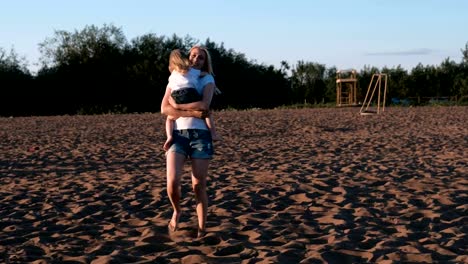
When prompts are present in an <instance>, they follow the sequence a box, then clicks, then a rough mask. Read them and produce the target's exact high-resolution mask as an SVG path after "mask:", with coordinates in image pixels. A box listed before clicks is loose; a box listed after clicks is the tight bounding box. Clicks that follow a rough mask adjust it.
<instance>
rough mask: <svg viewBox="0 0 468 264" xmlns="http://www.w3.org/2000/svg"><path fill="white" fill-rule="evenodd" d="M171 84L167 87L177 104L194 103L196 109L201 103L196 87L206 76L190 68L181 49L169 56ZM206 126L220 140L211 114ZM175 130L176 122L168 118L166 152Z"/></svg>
mask: <svg viewBox="0 0 468 264" xmlns="http://www.w3.org/2000/svg"><path fill="white" fill-rule="evenodd" d="M169 72H171V75H170V76H169V82H168V84H167V87H169V88H170V89H171V97H172V98H173V99H174V101H175V102H176V103H177V104H190V103H193V104H194V106H195V107H196V105H197V103H201V100H202V96H201V94H199V93H198V91H197V90H196V89H195V87H196V86H197V85H198V78H200V77H201V76H204V75H205V74H206V73H202V72H201V71H200V70H197V69H194V68H192V67H190V61H189V60H188V59H187V58H185V57H183V56H182V53H181V51H180V50H179V49H175V50H173V51H172V52H171V54H170V56H169ZM205 122H206V125H207V126H208V129H209V130H210V132H211V137H212V139H213V140H220V138H219V136H218V135H217V133H216V129H215V126H214V121H213V118H212V116H211V113H210V114H209V115H208V117H206V118H205ZM173 129H174V120H172V119H170V118H169V117H167V118H166V136H167V139H166V142H165V143H164V145H163V149H164V150H165V151H167V150H169V147H170V146H171V144H172V141H173V138H172V131H173Z"/></svg>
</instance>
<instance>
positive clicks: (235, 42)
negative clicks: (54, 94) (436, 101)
mask: <svg viewBox="0 0 468 264" xmlns="http://www.w3.org/2000/svg"><path fill="white" fill-rule="evenodd" d="M1 10H2V12H1V13H2V15H1V16H0V47H1V48H3V49H4V50H7V51H9V50H10V49H11V48H13V49H14V50H15V51H16V53H18V54H19V55H20V56H24V57H26V59H27V61H28V63H29V66H30V68H31V69H32V71H34V70H35V69H36V68H37V67H36V66H34V64H36V63H37V62H38V59H39V57H40V56H41V54H40V52H39V49H38V44H39V43H41V42H43V41H44V40H45V39H46V38H50V37H53V36H54V32H55V30H65V31H69V32H74V31H75V30H81V29H83V28H84V27H85V26H87V25H96V26H99V27H101V26H103V25H104V24H112V25H115V26H117V27H120V28H122V30H123V32H124V34H125V36H126V37H127V40H128V41H130V40H131V39H133V38H135V37H138V36H142V35H144V34H147V33H154V34H156V35H158V36H167V37H170V36H172V35H173V34H176V35H177V36H179V37H184V36H186V35H188V36H191V37H193V38H195V39H198V40H200V41H201V42H204V41H205V40H206V39H207V38H210V40H211V41H214V42H216V43H218V44H221V43H224V47H225V48H227V49H233V50H235V51H236V52H240V53H243V54H245V55H246V57H247V58H248V59H250V60H253V61H256V62H257V63H262V64H265V65H274V66H275V67H277V68H279V65H280V62H281V61H282V60H285V61H287V62H288V63H289V64H290V65H291V66H294V65H296V64H297V62H298V61H299V60H303V61H305V62H317V63H321V64H325V65H326V66H327V67H332V66H335V67H337V68H338V69H349V68H355V69H358V70H360V69H362V68H363V67H364V66H365V65H369V66H375V67H378V68H382V67H384V66H387V67H396V66H398V65H401V66H402V67H403V68H405V69H407V70H411V69H412V68H413V67H415V66H416V65H417V64H418V63H422V64H423V65H439V64H440V63H441V62H442V61H443V60H444V59H446V58H450V59H451V60H454V61H455V62H457V63H458V62H460V61H461V58H462V53H461V49H464V48H465V44H466V43H467V42H468V15H467V14H468V1H465V0H385V1H384V0H355V1H341V0H335V1H331V0H303V1H301V0H287V1H286V0H281V1H275V0H207V1H203V0H201V1H198V2H196V1H185V0H178V1H168V0H166V1H157V0H141V1H128V0H127V1H123V0H92V1H91V0H80V1H64V0H41V1H36V0H30V1H26V0H15V1H2V5H1Z"/></svg>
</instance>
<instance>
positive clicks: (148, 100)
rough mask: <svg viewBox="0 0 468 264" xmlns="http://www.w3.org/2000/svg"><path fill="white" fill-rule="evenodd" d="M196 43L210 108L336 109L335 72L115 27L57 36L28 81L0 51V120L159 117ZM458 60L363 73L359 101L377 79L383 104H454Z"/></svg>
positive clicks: (18, 64)
mask: <svg viewBox="0 0 468 264" xmlns="http://www.w3.org/2000/svg"><path fill="white" fill-rule="evenodd" d="M196 44H201V45H203V46H205V47H207V48H208V50H209V51H210V54H211V56H212V61H213V68H214V71H215V80H216V84H217V86H218V87H219V88H220V89H221V90H222V92H223V93H222V94H221V95H216V96H215V97H214V100H213V108H215V109H225V108H236V109H245V108H252V107H256V108H274V107H279V106H288V105H297V104H304V103H305V104H323V103H333V102H334V101H335V98H336V73H337V69H336V68H335V67H331V68H327V67H326V66H325V65H324V64H320V63H317V62H305V61H298V62H297V64H296V65H293V66H290V65H289V64H288V63H287V62H286V61H282V62H281V66H280V68H279V69H278V68H275V67H274V66H272V65H264V64H258V63H256V62H255V61H253V60H249V59H248V58H246V56H245V55H244V54H243V53H240V52H237V51H234V50H233V49H226V48H225V47H224V44H223V43H221V44H218V43H215V42H213V41H211V40H210V39H207V40H206V41H205V42H204V43H200V42H199V41H198V40H196V39H194V38H192V37H190V36H185V37H179V36H177V35H173V36H170V37H166V36H157V35H156V34H145V35H143V36H138V37H136V38H134V39H132V40H130V41H128V40H127V39H126V37H125V35H124V34H123V32H122V29H121V28H118V27H116V26H114V25H106V24H105V25H103V26H101V27H97V26H95V25H91V26H86V27H84V28H83V29H82V30H75V31H74V32H67V31H62V30H58V31H55V33H54V35H53V36H52V37H49V38H46V39H45V40H44V41H43V42H42V43H40V44H39V51H40V52H41V58H40V67H39V70H38V72H37V74H35V75H33V74H31V73H30V72H29V70H28V69H27V63H26V61H25V59H24V58H21V57H20V56H19V55H18V54H16V52H15V51H14V50H13V49H12V50H11V51H10V52H7V51H6V50H4V49H3V48H0V87H1V89H2V95H1V97H0V98H1V99H0V100H1V102H0V116H29V115H64V114H69V115H73V114H95V113H109V112H111V113H135V112H159V111H160V103H161V100H162V97H163V95H164V92H165V89H166V85H167V80H168V77H169V71H168V58H169V53H170V52H171V50H173V49H175V48H178V49H181V50H183V51H185V52H188V50H189V49H190V48H191V47H192V46H193V45H196ZM461 52H462V54H463V60H462V61H461V62H458V63H457V62H454V61H451V60H449V59H448V58H447V59H446V60H444V61H443V62H441V64H440V65H438V66H423V65H422V64H419V65H417V66H416V67H415V68H413V69H412V70H411V71H410V72H408V71H406V70H405V69H403V68H401V67H400V66H398V67H396V68H383V69H378V68H376V67H370V66H366V67H364V69H362V70H361V71H360V72H358V80H359V85H358V88H359V91H358V95H359V97H361V98H363V97H364V95H365V93H366V91H367V87H368V85H369V82H370V79H371V77H372V75H373V74H374V73H378V72H380V73H387V74H388V75H389V83H388V87H389V91H388V93H389V94H388V96H387V98H392V97H399V98H416V97H437V96H439V97H440V96H446V97H457V98H462V97H463V96H467V95H468V43H467V44H466V45H465V48H464V49H461Z"/></svg>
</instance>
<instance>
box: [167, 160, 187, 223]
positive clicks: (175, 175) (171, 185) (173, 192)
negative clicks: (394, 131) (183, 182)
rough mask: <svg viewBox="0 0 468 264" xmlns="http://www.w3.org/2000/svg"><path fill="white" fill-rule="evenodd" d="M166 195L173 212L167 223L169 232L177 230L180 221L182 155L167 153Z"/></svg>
mask: <svg viewBox="0 0 468 264" xmlns="http://www.w3.org/2000/svg"><path fill="white" fill-rule="evenodd" d="M166 159H167V165H166V166H167V167H166V170H167V178H166V179H167V195H168V196H169V200H170V201H171V204H172V208H173V210H174V212H173V214H172V218H171V221H170V222H169V228H170V229H171V231H175V230H176V229H177V225H178V224H179V219H180V214H181V210H180V197H181V191H180V178H181V175H182V170H183V167H184V162H185V157H184V155H182V154H179V153H176V152H173V151H170V152H168V153H167V157H166Z"/></svg>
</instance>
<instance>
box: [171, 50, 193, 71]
mask: <svg viewBox="0 0 468 264" xmlns="http://www.w3.org/2000/svg"><path fill="white" fill-rule="evenodd" d="M189 68H190V61H189V59H188V58H186V57H184V56H183V55H182V52H181V51H180V50H179V49H175V50H173V51H171V54H170V55H169V71H170V72H172V71H173V70H176V71H178V72H180V73H183V74H184V73H187V72H188V70H189Z"/></svg>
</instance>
